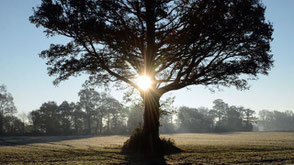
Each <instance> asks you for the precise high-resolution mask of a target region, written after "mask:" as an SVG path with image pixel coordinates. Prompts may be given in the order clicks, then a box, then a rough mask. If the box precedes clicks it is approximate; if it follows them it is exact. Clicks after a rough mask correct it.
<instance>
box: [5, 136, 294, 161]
mask: <svg viewBox="0 0 294 165" xmlns="http://www.w3.org/2000/svg"><path fill="white" fill-rule="evenodd" d="M163 137H167V138H173V139H174V140H175V142H176V144H177V146H178V147H180V148H181V149H183V150H184V152H182V153H180V154H172V155H166V156H165V157H164V159H165V161H166V162H167V163H168V164H178V163H180V164H181V163H182V164H184V163H196V162H197V163H207V164H221V163H225V164H236V163H243V164H252V163H253V162H254V163H255V164H262V163H266V164H267V163H282V164H284V163H294V133H287V132H284V133H281V132H248V133H227V134H174V135H163ZM2 139H3V141H5V143H4V142H3V141H2V142H0V164H109V163H125V164H139V163H142V162H141V160H140V159H138V158H137V156H130V155H124V154H122V153H121V150H120V149H121V146H122V144H123V142H124V141H125V140H127V139H128V137H127V136H105V137H104V136H98V137H89V136H81V137H71V136H68V137H23V138H6V137H5V138H2ZM32 139H33V140H34V141H38V142H39V143H31V142H32ZM48 139H49V140H48ZM16 144H18V145H16ZM9 145H10V146H9Z"/></svg>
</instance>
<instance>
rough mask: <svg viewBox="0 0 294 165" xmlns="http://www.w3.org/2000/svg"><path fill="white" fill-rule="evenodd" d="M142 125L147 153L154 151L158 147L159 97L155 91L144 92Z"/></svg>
mask: <svg viewBox="0 0 294 165" xmlns="http://www.w3.org/2000/svg"><path fill="white" fill-rule="evenodd" d="M143 95H144V97H143V98H144V105H145V110H144V125H143V140H144V141H143V142H142V143H145V145H146V146H145V147H144V148H145V150H146V152H147V153H156V152H157V151H159V150H160V149H159V148H158V147H159V146H160V139H159V106H160V104H159V99H160V96H159V95H158V94H157V93H156V91H153V90H149V91H146V92H144V94H143Z"/></svg>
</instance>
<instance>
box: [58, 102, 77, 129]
mask: <svg viewBox="0 0 294 165" xmlns="http://www.w3.org/2000/svg"><path fill="white" fill-rule="evenodd" d="M73 110H74V107H73V104H69V103H68V102H67V101H63V102H62V103H61V104H60V105H59V107H58V110H57V113H58V114H59V120H60V121H59V122H60V126H61V128H60V129H62V133H63V134H71V132H72V114H73Z"/></svg>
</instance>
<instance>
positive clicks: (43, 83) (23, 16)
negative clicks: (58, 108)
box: [0, 0, 294, 112]
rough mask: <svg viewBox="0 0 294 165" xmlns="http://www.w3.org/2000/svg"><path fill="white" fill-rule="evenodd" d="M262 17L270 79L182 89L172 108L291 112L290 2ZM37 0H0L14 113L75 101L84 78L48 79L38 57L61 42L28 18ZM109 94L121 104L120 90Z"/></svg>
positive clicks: (0, 57)
mask: <svg viewBox="0 0 294 165" xmlns="http://www.w3.org/2000/svg"><path fill="white" fill-rule="evenodd" d="M263 2H264V4H265V5H266V6H267V12H266V18H267V19H268V20H269V21H270V22H272V23H273V25H274V29H275V32H274V41H273V42H272V53H273V54H274V59H275V63H274V65H275V67H274V68H273V69H272V70H271V71H270V74H269V76H260V79H259V80H257V81H251V82H250V85H251V88H250V90H247V91H237V90H236V89H235V88H223V90H222V91H216V92H215V93H211V92H210V91H209V90H208V89H205V88H204V87H201V86H194V87H190V88H189V90H187V89H182V90H179V91H176V92H173V93H172V94H173V95H174V96H176V100H175V105H176V106H181V105H186V106H191V107H199V106H205V107H211V106H212V101H213V100H215V99H218V98H221V99H223V100H224V101H225V102H227V103H229V104H230V105H243V106H245V107H248V108H252V109H254V110H261V109H269V110H275V109H276V110H294V73H293V71H294V64H293V62H294V56H293V49H294V30H293V27H294V18H293V17H294V10H293V9H294V0H279V1H278V0H263ZM39 3H40V1H39V0H25V1H24V0H0V84H5V85H6V86H7V88H8V91H9V92H10V93H11V94H12V95H13V97H14V99H15V104H16V106H17V108H18V111H20V112H21V111H24V112H29V111H31V110H34V109H37V108H39V107H40V106H41V104H42V103H44V102H46V101H51V100H53V101H56V102H57V103H61V102H62V101H63V100H67V101H77V100H78V95H77V93H78V91H79V90H80V89H81V85H82V84H83V82H84V80H85V79H86V76H82V77H79V78H71V79H69V80H67V81H65V82H62V83H61V84H60V85H59V86H58V87H55V86H54V85H53V84H52V81H53V79H54V78H53V77H49V76H48V75H47V70H46V67H47V66H46V65H45V62H46V61H45V60H42V59H40V58H39V57H38V54H39V53H40V51H41V50H44V49H47V48H48V47H49V45H50V44H51V43H63V42H64V39H63V38H62V37H54V38H47V37H46V36H45V34H44V33H43V32H42V29H40V28H38V29H37V28H36V27H35V26H34V25H33V24H31V23H30V22H29V20H28V18H29V16H31V15H32V13H33V12H32V7H34V6H36V5H37V4H39ZM111 94H112V95H113V96H115V97H116V98H117V99H119V100H121V97H122V92H121V91H112V92H111Z"/></svg>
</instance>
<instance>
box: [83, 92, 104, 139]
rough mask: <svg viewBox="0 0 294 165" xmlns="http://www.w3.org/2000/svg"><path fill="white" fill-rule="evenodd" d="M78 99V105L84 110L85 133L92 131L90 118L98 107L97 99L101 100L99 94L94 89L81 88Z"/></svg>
mask: <svg viewBox="0 0 294 165" xmlns="http://www.w3.org/2000/svg"><path fill="white" fill-rule="evenodd" d="M79 96H80V101H79V103H78V104H79V105H80V107H81V108H82V109H83V110H84V112H85V113H86V114H85V117H86V121H87V126H88V127H87V129H88V131H87V133H88V134H91V133H92V131H91V130H92V118H93V116H94V115H95V113H96V112H95V111H97V109H98V107H99V101H101V97H100V94H99V93H98V92H97V91H95V90H94V89H87V88H86V89H82V90H81V91H80V92H79Z"/></svg>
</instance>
